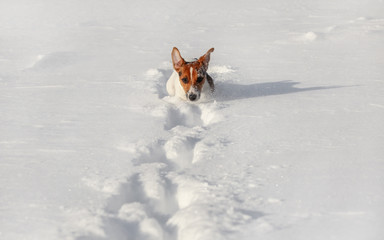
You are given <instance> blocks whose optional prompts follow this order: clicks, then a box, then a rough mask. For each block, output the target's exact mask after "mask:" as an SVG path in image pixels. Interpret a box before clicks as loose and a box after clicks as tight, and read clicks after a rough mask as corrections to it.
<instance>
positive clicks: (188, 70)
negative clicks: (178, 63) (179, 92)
mask: <svg viewBox="0 0 384 240" xmlns="http://www.w3.org/2000/svg"><path fill="white" fill-rule="evenodd" d="M202 66H203V64H202V63H201V62H200V61H195V62H191V63H187V64H184V65H183V66H182V67H181V68H180V71H181V75H180V77H179V78H180V84H181V86H182V87H183V89H184V91H185V93H187V92H188V91H189V89H190V88H191V87H195V88H197V89H198V90H199V91H201V89H202V88H203V85H204V82H205V77H204V79H203V80H202V81H201V82H197V78H198V76H199V74H198V71H199V69H201V67H202Z"/></svg>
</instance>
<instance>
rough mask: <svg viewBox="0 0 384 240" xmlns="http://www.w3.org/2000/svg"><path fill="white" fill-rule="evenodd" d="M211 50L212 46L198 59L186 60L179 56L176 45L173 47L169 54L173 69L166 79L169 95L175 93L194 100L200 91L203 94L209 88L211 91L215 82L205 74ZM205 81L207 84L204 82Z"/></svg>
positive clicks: (198, 96)
mask: <svg viewBox="0 0 384 240" xmlns="http://www.w3.org/2000/svg"><path fill="white" fill-rule="evenodd" d="M213 50H214V48H211V49H209V50H208V52H207V53H206V54H204V55H203V56H201V57H200V58H199V59H194V60H193V61H190V62H187V61H185V60H184V59H183V58H182V57H181V55H180V52H179V50H178V49H177V48H176V47H174V48H173V50H172V54H171V55H172V62H173V68H174V71H173V73H172V75H171V77H170V78H169V79H168V81H167V92H168V94H169V95H170V96H175V95H176V96H178V97H180V98H181V99H183V100H189V101H192V102H194V101H197V100H199V99H200V95H201V93H202V92H203V93H204V94H205V93H207V92H209V89H210V92H211V93H213V91H214V90H215V84H214V83H213V79H212V78H211V77H210V76H209V75H208V74H207V70H208V63H209V59H210V55H211V52H213ZM206 82H208V84H205V83H206ZM208 85H209V86H208ZM208 87H209V88H208Z"/></svg>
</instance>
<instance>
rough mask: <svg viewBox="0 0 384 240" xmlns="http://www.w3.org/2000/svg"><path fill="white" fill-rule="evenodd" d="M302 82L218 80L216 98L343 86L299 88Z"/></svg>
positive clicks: (270, 94)
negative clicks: (238, 82) (242, 82)
mask: <svg viewBox="0 0 384 240" xmlns="http://www.w3.org/2000/svg"><path fill="white" fill-rule="evenodd" d="M298 84H300V82H296V81H291V80H285V81H277V82H264V83H254V84H249V85H243V84H236V83H227V82H216V83H215V86H216V87H215V99H216V100H218V101H222V102H224V101H232V100H238V99H247V98H256V97H266V96H273V95H283V94H290V93H298V92H306V91H318V90H326V89H333V88H341V87H343V86H321V87H308V88H297V87H295V85H298Z"/></svg>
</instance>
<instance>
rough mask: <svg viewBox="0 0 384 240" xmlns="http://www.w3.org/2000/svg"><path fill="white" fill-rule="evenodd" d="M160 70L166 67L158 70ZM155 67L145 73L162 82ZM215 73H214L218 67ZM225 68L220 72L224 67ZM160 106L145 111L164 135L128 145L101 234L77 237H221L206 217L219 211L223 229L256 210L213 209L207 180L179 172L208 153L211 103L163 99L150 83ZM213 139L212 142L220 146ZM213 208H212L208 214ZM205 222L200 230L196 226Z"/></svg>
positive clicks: (214, 105) (212, 120) (214, 114)
mask: <svg viewBox="0 0 384 240" xmlns="http://www.w3.org/2000/svg"><path fill="white" fill-rule="evenodd" d="M161 71H163V72H164V73H169V71H165V70H161ZM161 71H157V70H150V71H148V72H147V75H149V76H150V77H156V76H157V77H158V78H159V79H157V81H155V82H158V83H159V82H160V83H161V82H164V81H165V80H166V79H165V76H164V75H163V74H161ZM219 72H220V71H219ZM224 72H225V71H224ZM154 89H155V91H157V93H158V96H159V98H160V99H161V100H162V103H161V105H159V106H157V107H155V108H153V109H152V110H151V114H152V115H154V116H156V117H162V119H164V129H165V130H166V131H167V133H168V137H167V138H162V139H156V140H154V141H153V142H150V143H147V144H145V143H141V142H140V143H138V144H137V145H136V146H134V147H132V148H131V149H128V151H131V153H133V154H135V155H136V157H135V159H134V160H133V163H134V166H135V170H134V173H133V174H132V175H131V176H130V177H129V178H128V179H127V180H126V182H124V183H122V184H121V185H120V187H119V190H118V193H117V194H115V195H114V196H112V197H111V198H110V199H109V200H108V201H107V204H106V207H105V209H104V211H103V213H101V214H100V215H99V217H100V218H101V222H102V224H101V226H99V227H101V228H102V229H103V231H102V232H103V233H100V234H99V236H95V235H94V234H90V235H84V236H79V237H78V238H77V239H78V240H84V239H99V238H100V239H126V237H127V236H129V239H137V240H139V239H140V240H143V239H157V240H158V239H166V240H172V239H179V240H193V239H217V238H220V239H223V237H224V236H223V235H221V233H223V232H226V231H227V230H229V229H219V228H225V226H223V225H222V224H220V225H219V224H217V223H216V222H215V221H213V218H212V216H213V215H216V216H217V215H218V213H217V212H218V211H219V212H220V211H221V212H222V213H221V214H219V215H223V214H224V215H225V214H226V212H227V211H229V212H228V213H229V214H227V215H228V216H227V217H226V218H227V220H225V217H224V219H223V221H230V223H228V226H227V227H230V226H231V225H232V224H234V225H236V223H237V224H240V223H243V222H248V221H249V220H250V219H251V218H253V217H256V216H258V213H257V214H256V213H251V211H249V212H248V213H245V211H243V212H241V211H236V210H234V209H226V208H225V205H222V206H221V207H218V206H216V207H215V208H212V207H210V205H212V204H215V201H217V199H216V200H215V199H214V196H215V193H214V192H212V188H211V187H210V186H209V185H210V184H209V183H208V182H207V181H205V180H204V179H200V177H199V176H194V175H189V174H185V172H183V171H184V170H185V169H187V168H188V167H190V166H192V165H193V164H195V163H197V162H199V161H201V160H202V159H204V158H205V157H206V156H207V155H209V154H210V147H211V146H210V145H209V143H208V144H207V143H205V142H204V141H202V140H204V137H205V133H206V132H207V129H209V127H210V125H211V124H213V123H216V122H219V121H221V120H222V117H221V116H220V114H218V113H217V112H216V110H215V109H216V108H218V104H217V103H216V102H212V101H211V102H206V103H201V102H199V104H190V103H187V102H183V101H181V100H179V99H177V98H170V97H164V93H163V92H162V91H163V90H162V87H155V88H154ZM222 143H223V140H222V139H217V141H216V143H215V144H222ZM218 199H220V198H218ZM211 211H214V212H211ZM202 225H206V226H204V227H205V229H206V230H205V231H204V232H201V226H202Z"/></svg>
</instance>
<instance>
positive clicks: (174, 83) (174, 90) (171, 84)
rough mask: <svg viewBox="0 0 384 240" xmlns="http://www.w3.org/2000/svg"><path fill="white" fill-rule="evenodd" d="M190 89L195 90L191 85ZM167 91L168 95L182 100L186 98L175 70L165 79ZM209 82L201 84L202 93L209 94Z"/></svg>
mask: <svg viewBox="0 0 384 240" xmlns="http://www.w3.org/2000/svg"><path fill="white" fill-rule="evenodd" d="M190 91H196V89H194V87H193V86H191V89H190ZM167 92H168V94H169V95H170V96H177V97H179V98H181V99H183V100H188V99H187V96H186V93H185V91H184V88H183V87H182V86H181V83H180V80H179V74H178V73H177V72H176V71H173V73H172V75H171V76H170V77H169V79H168V81H167ZM209 92H210V89H209V84H208V83H207V81H205V83H204V85H203V89H202V92H201V95H202V94H204V95H205V94H209Z"/></svg>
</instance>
